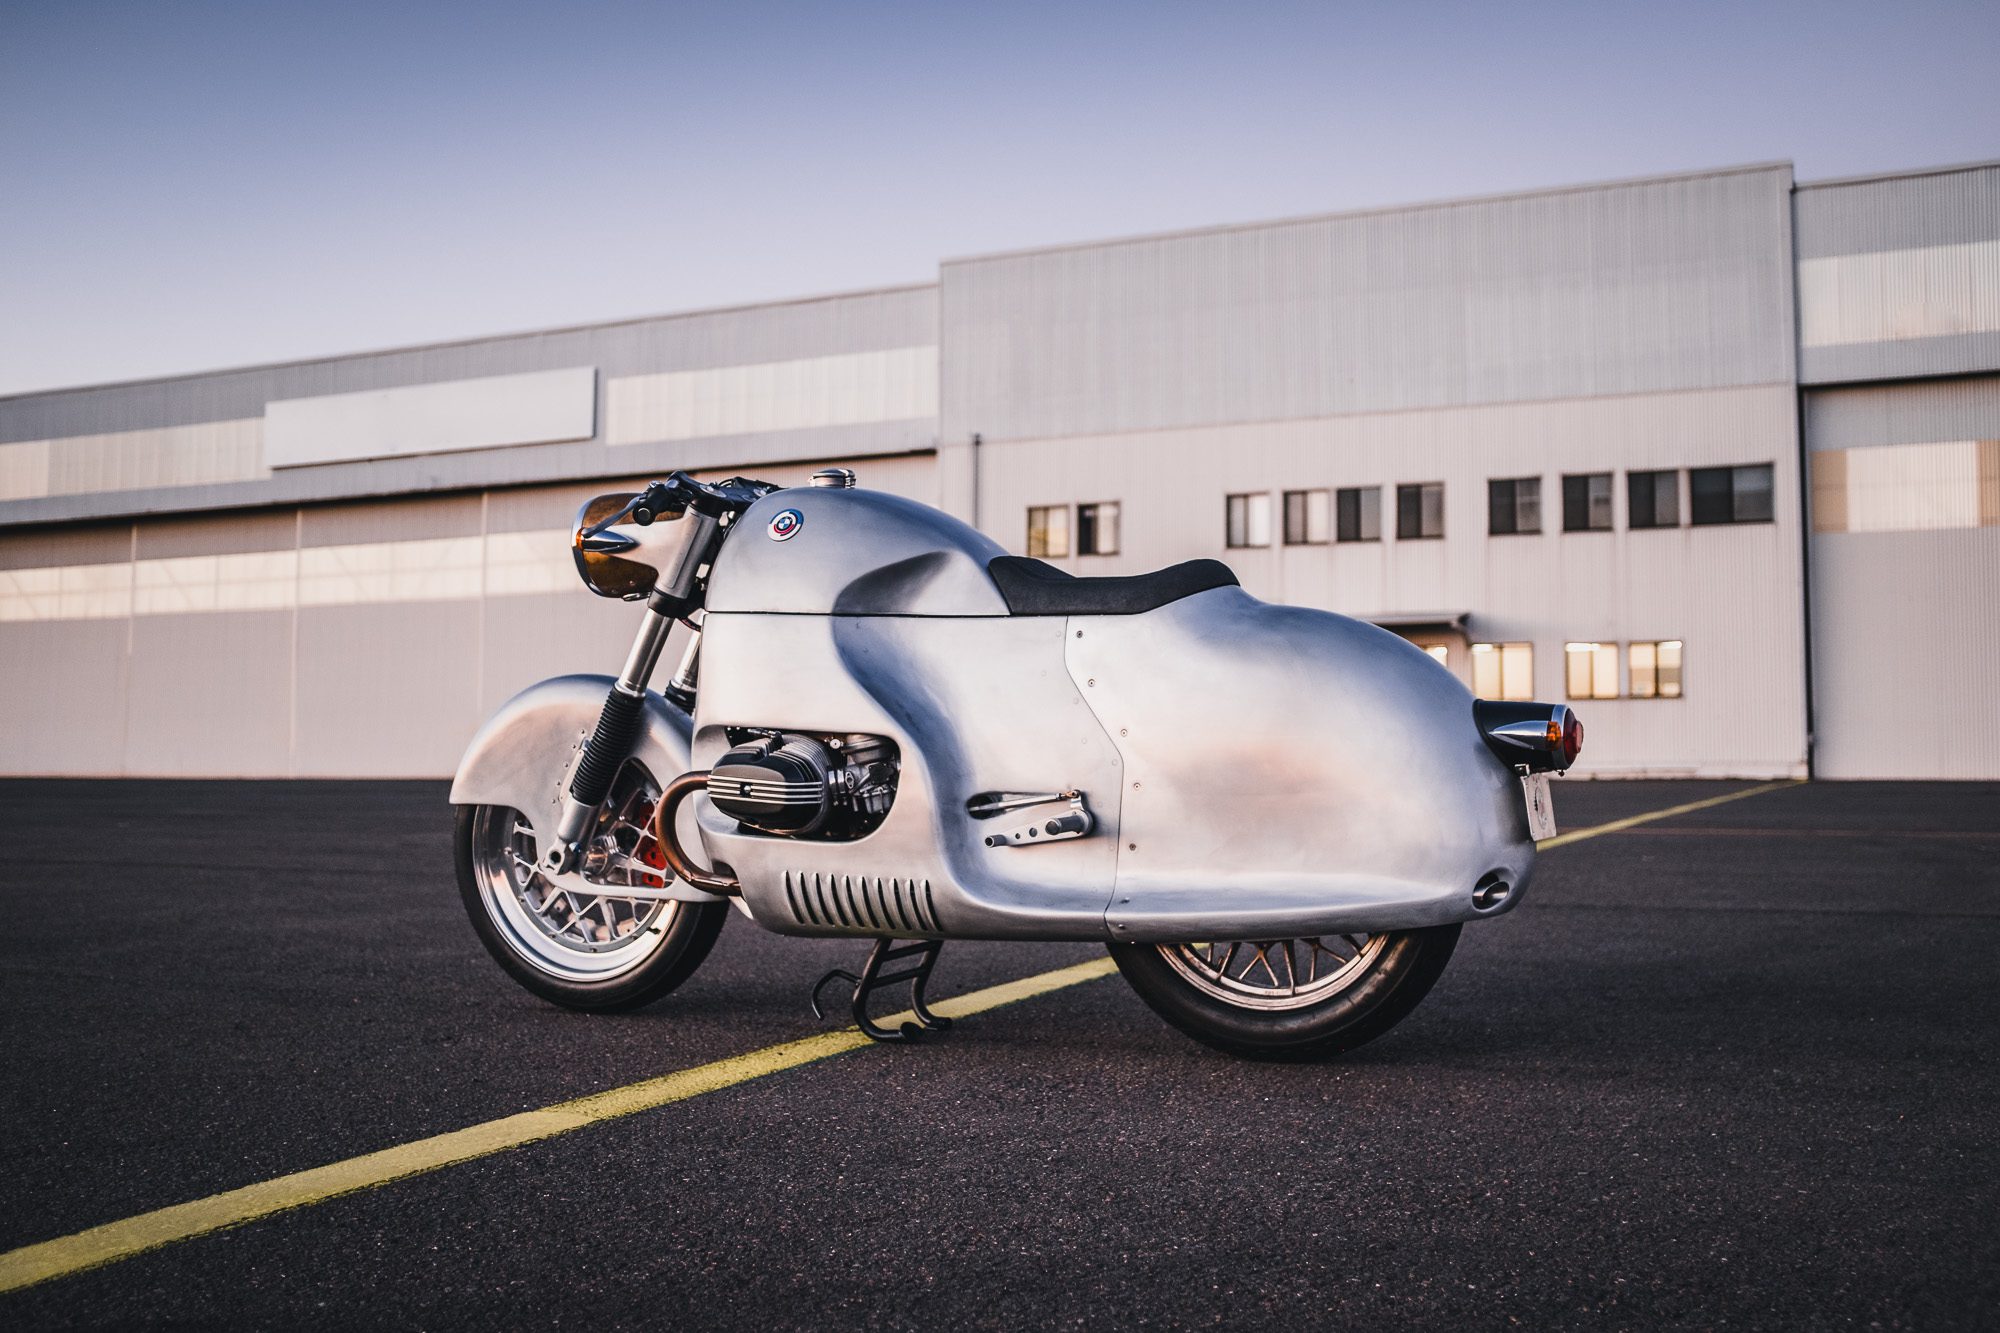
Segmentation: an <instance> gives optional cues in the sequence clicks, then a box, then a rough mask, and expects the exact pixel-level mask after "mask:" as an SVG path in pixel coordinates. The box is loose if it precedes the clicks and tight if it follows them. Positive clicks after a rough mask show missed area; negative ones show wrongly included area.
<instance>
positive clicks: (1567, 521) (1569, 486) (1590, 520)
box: [1563, 472, 1611, 532]
mask: <svg viewBox="0 0 2000 1333" xmlns="http://www.w3.org/2000/svg"><path fill="white" fill-rule="evenodd" d="M1563 531H1564V532H1609V531H1611V474H1610V473H1609V472H1589V473H1585V474H1583V475H1581V476H1572V477H1564V478H1563Z"/></svg>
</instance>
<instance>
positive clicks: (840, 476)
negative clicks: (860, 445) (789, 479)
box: [812, 467, 854, 491]
mask: <svg viewBox="0 0 2000 1333" xmlns="http://www.w3.org/2000/svg"><path fill="white" fill-rule="evenodd" d="M812 484H813V485H815V486H832V487H834V488H835V489H837V490H843V491H844V490H846V489H848V488H849V487H851V486H853V485H854V471H853V469H852V468H844V467H823V468H821V469H820V470H819V471H817V472H815V473H813V475H812Z"/></svg>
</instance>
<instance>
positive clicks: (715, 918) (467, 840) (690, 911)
mask: <svg viewBox="0 0 2000 1333" xmlns="http://www.w3.org/2000/svg"><path fill="white" fill-rule="evenodd" d="M658 800H659V789H658V787H657V786H656V785H654V783H653V781H652V779H651V778H650V777H649V776H648V775H647V774H646V773H645V771H644V770H643V769H641V768H639V767H638V766H637V765H628V766H627V768H626V770H625V772H624V773H623V774H621V775H620V777H619V779H618V781H617V783H615V784H614V785H613V788H612V792H611V795H610V797H609V799H607V801H606V802H605V809H606V811H607V812H608V813H607V816H606V818H604V819H603V820H602V821H601V822H600V824H599V826H598V828H597V830H596V831H595V832H594V833H593V835H592V843H591V846H590V847H589V849H588V850H587V851H586V854H585V862H586V871H585V873H586V875H587V876H588V878H589V880H590V881H591V891H590V892H583V891H579V890H574V889H567V888H559V887H557V886H556V885H555V884H553V883H552V882H551V881H550V880H549V879H548V878H547V877H546V876H545V875H543V874H542V872H541V870H540V869H539V853H540V851H541V849H540V848H539V847H538V846H537V844H536V840H535V834H534V831H533V829H531V828H530V827H529V825H528V823H527V821H526V820H524V819H522V818H521V816H520V815H519V814H518V813H517V812H515V811H513V810H509V809H506V808H504V807H501V806H493V805H462V806H460V807H458V827H457V837H456V839H455V841H456V844H457V852H458V888H459V895H460V896H461V897H462V898H463V899H464V900H465V910H466V914H467V915H468V916H470V917H471V918H472V928H473V929H474V930H475V931H477V932H478V934H479V939H480V942H481V943H483V944H484V945H485V946H486V951H487V952H488V953H490V954H492V955H493V958H494V960H495V961H496V962H498V963H499V964H500V966H501V967H503V968H505V969H506V970H507V974H508V975H509V976H511V977H513V978H514V980H516V981H518V982H520V983H521V985H523V986H525V987H526V988H527V989H528V990H530V991H532V992H534V993H535V994H536V995H538V996H540V997H541V998H542V999H544V1000H548V1001H549V1002H551V1003H553V1004H559V1005H562V1006H564V1007H565V1008H569V1009H583V1010H592V1011H596V1012H600V1013H602V1012H616V1011H620V1010H626V1009H637V1008H639V1007H640V1006H642V1005H647V1004H651V1003H652V1002H653V1001H654V1000H657V999H659V998H660V997H661V996H663V995H665V994H666V993H667V992H668V991H671V990H672V989H674V987H676V986H678V985H680V984H681V983H682V982H683V981H685V980H687V979H688V977H690V976H691V975H693V973H694V970H695V969H696V968H697V967H699V966H701V962H702V960H703V959H704V958H706V957H707V956H708V951H709V950H710V949H711V948H713V947H714V945H715V938H716V936H717V935H719V934H720V933H721V932H722V923H723V921H724V919H725V918H726V917H727V916H728V914H729V908H728V906H727V905H726V904H723V903H676V902H663V901H660V900H658V899H644V898H621V897H619V896H618V887H619V886H621V885H624V886H645V887H652V888H658V887H663V886H664V885H666V884H667V883H668V882H669V881H670V878H671V877H670V875H669V874H668V872H667V870H666V869H665V862H664V861H663V860H662V859H661V858H660V856H659V853H658V849H657V848H655V847H654V846H653V845H652V842H653V837H652V832H651V830H650V828H649V827H648V826H649V823H650V821H651V817H652V811H653V807H654V805H655V804H656V803H657V802H658Z"/></svg>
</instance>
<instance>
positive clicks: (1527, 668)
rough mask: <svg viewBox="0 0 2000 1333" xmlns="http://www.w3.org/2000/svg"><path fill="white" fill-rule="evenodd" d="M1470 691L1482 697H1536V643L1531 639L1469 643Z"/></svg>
mask: <svg viewBox="0 0 2000 1333" xmlns="http://www.w3.org/2000/svg"><path fill="white" fill-rule="evenodd" d="M1472 692H1473V693H1474V694H1475V695H1477V696H1479V697H1480V698H1481V699H1532V698H1534V697H1535V646H1534V645H1533V644H1530V643H1475V644H1473V645H1472Z"/></svg>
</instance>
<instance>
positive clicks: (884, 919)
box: [785, 870, 938, 935]
mask: <svg viewBox="0 0 2000 1333" xmlns="http://www.w3.org/2000/svg"><path fill="white" fill-rule="evenodd" d="M785 902H786V904H787V905H788V906H790V908H791V909H792V919H793V920H795V921H797V922H798V923H799V924H801V925H807V926H830V927H840V928H843V929H846V930H869V931H889V932H895V933H897V934H902V935H927V934H935V933H936V932H937V928H938V924H937V909H936V906H935V904H934V903H933V902H932V900H931V882H930V881H929V880H927V879H922V880H919V879H882V878H880V877H877V876H869V875H820V874H806V873H804V872H800V873H798V874H794V873H792V872H791V871H789V870H788V871H786V872H785Z"/></svg>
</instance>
